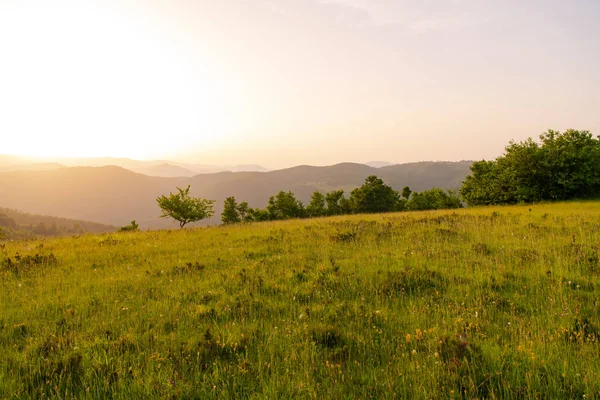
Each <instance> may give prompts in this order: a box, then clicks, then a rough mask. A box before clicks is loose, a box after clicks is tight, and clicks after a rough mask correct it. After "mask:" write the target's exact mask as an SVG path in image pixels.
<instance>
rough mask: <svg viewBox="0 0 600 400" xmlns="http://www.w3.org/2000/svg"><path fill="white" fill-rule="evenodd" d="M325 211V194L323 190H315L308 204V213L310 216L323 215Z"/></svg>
mask: <svg viewBox="0 0 600 400" xmlns="http://www.w3.org/2000/svg"><path fill="white" fill-rule="evenodd" d="M325 212H326V210H325V196H324V195H323V193H321V192H314V193H313V194H312V197H311V199H310V203H309V204H308V206H306V213H307V214H308V216H309V217H322V216H323V215H325Z"/></svg>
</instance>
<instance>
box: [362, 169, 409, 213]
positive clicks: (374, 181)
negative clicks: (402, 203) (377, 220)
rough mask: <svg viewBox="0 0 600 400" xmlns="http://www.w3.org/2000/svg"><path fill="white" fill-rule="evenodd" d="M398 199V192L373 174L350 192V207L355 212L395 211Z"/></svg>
mask: <svg viewBox="0 0 600 400" xmlns="http://www.w3.org/2000/svg"><path fill="white" fill-rule="evenodd" d="M399 200H400V194H399V193H398V192H397V191H395V190H394V189H392V188H391V187H390V186H388V185H386V184H384V183H383V181H382V180H381V179H379V178H378V177H376V176H375V175H371V176H369V177H368V178H367V179H366V180H365V183H364V184H363V185H362V186H361V187H359V188H357V189H354V190H353V191H352V193H351V194H350V203H351V205H352V209H353V211H354V212H357V213H378V212H388V211H396V210H397V209H398V202H399Z"/></svg>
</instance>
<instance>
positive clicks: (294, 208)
mask: <svg viewBox="0 0 600 400" xmlns="http://www.w3.org/2000/svg"><path fill="white" fill-rule="evenodd" d="M267 211H268V212H269V214H270V215H271V217H270V219H272V220H278V219H291V218H303V217H304V206H303V205H302V202H301V201H299V200H297V199H296V196H295V195H294V193H292V192H284V191H280V192H279V193H277V195H276V196H271V198H270V199H269V205H268V206H267Z"/></svg>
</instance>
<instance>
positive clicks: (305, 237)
mask: <svg viewBox="0 0 600 400" xmlns="http://www.w3.org/2000/svg"><path fill="white" fill-rule="evenodd" d="M17 253H18V254H19V257H16V254H17ZM599 257H600V203H598V202H582V203H577V202H572V203H561V204H549V205H534V206H523V207H495V208H476V209H470V210H458V211H448V212H422V213H402V214H386V215H367V216H343V217H336V218H328V219H316V220H298V221H287V222H273V223H262V224H250V225H239V226H230V227H211V228H200V229H190V230H182V231H160V232H144V233H126V234H112V235H102V236H92V235H84V236H80V237H72V238H62V239H55V240H44V241H24V242H9V243H6V244H5V248H3V249H0V286H1V288H0V354H1V356H0V398H43V397H60V398H170V397H171V398H270V399H271V398H272V399H276V398H292V397H293V398H309V399H324V398H334V399H343V398H348V399H351V398H377V399H385V398H436V399H438V398H441V399H443V398H515V399H523V398H538V399H546V398H583V396H584V395H585V396H586V397H587V398H595V397H600V343H599V342H598V340H599V339H600V337H599V336H600V318H599V317H600V303H599V301H600V297H599V293H600V263H599ZM9 260H10V261H9Z"/></svg>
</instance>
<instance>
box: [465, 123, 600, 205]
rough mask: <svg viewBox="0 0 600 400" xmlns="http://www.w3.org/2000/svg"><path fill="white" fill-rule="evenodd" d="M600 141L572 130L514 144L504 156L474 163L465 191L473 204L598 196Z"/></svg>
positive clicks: (549, 133)
mask: <svg viewBox="0 0 600 400" xmlns="http://www.w3.org/2000/svg"><path fill="white" fill-rule="evenodd" d="M599 139H600V138H594V137H593V136H592V134H591V133H590V132H589V131H578V130H573V129H570V130H567V131H566V132H564V133H560V132H558V131H553V130H549V131H548V132H546V133H544V134H542V135H541V136H540V141H539V143H538V142H536V141H534V140H533V139H531V138H529V139H528V140H526V141H523V142H520V143H515V142H510V143H509V145H508V146H507V147H506V150H505V153H504V155H502V156H501V157H498V158H496V159H495V160H493V161H485V160H483V161H479V162H476V163H474V164H473V165H472V166H471V172H472V174H471V175H470V176H468V177H467V178H466V180H465V182H464V183H463V186H462V188H461V189H460V195H461V197H462V198H463V199H464V200H465V201H466V203H467V204H469V205H491V204H516V203H531V202H538V201H560V200H571V199H589V198H598V197H600V140H599Z"/></svg>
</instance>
